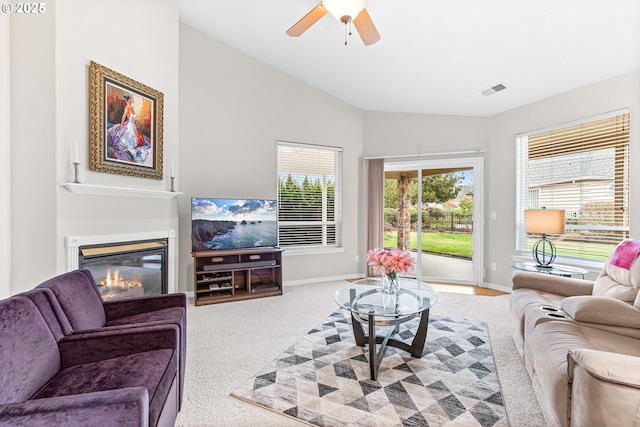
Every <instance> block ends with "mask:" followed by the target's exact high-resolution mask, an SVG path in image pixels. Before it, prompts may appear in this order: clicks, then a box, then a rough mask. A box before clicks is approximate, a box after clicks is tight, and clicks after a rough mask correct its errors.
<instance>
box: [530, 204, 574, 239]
mask: <svg viewBox="0 0 640 427" xmlns="http://www.w3.org/2000/svg"><path fill="white" fill-rule="evenodd" d="M524 229H525V231H526V232H527V233H536V234H562V233H564V210H562V209H528V210H526V211H524Z"/></svg>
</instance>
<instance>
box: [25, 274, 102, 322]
mask: <svg viewBox="0 0 640 427" xmlns="http://www.w3.org/2000/svg"><path fill="white" fill-rule="evenodd" d="M37 287H38V288H48V289H51V291H53V293H54V294H55V296H56V299H57V300H58V302H59V303H60V307H61V308H62V310H63V312H64V315H66V317H67V319H68V321H69V324H71V327H72V328H73V330H76V331H79V330H86V329H96V328H101V327H103V326H104V324H105V321H106V315H105V313H104V308H103V307H102V298H101V297H100V292H99V291H97V289H95V288H96V286H95V283H94V282H93V279H92V278H91V277H90V276H88V275H87V274H85V272H84V271H82V270H76V271H71V272H69V273H65V274H61V275H59V276H56V277H54V278H52V279H49V280H47V281H46V282H43V283H41V284H40V285H38V286H37Z"/></svg>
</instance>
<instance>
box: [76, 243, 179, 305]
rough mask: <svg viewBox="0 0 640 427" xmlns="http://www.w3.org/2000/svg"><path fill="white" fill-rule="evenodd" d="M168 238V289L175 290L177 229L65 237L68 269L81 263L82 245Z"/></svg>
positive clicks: (169, 290)
mask: <svg viewBox="0 0 640 427" xmlns="http://www.w3.org/2000/svg"><path fill="white" fill-rule="evenodd" d="M154 239H167V243H168V248H167V291H168V292H169V293H173V292H175V291H176V290H175V271H176V253H175V240H176V231H175V230H161V231H150V232H141V233H126V234H106V235H97V236H68V237H66V238H65V247H66V248H67V271H73V270H77V269H78V267H79V263H80V247H81V246H86V245H103V244H109V243H119V242H135V241H140V240H154Z"/></svg>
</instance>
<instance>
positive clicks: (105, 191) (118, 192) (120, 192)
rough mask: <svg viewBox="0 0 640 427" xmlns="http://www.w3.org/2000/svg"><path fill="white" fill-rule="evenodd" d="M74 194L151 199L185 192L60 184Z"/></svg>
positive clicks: (166, 197) (171, 196) (168, 197)
mask: <svg viewBox="0 0 640 427" xmlns="http://www.w3.org/2000/svg"><path fill="white" fill-rule="evenodd" d="M60 185H61V186H62V187H64V188H66V189H67V190H69V191H71V192H72V193H74V194H93V195H97V196H124V197H146V198H150V199H173V198H175V197H178V196H179V195H181V194H183V193H180V192H179V191H164V190H149V189H145V188H125V187H110V186H106V185H91V184H81V183H75V182H67V183H64V184H60Z"/></svg>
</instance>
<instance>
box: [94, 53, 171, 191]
mask: <svg viewBox="0 0 640 427" xmlns="http://www.w3.org/2000/svg"><path fill="white" fill-rule="evenodd" d="M163 100H164V96H163V94H162V92H159V91H157V90H155V89H152V88H150V87H149V86H146V85H144V84H142V83H140V82H137V81H135V80H133V79H131V78H129V77H126V76H124V75H122V74H120V73H118V72H116V71H113V70H110V69H109V68H107V67H104V66H102V65H100V64H98V63H96V62H93V61H91V63H90V65H89V125H90V129H89V138H90V148H89V153H90V161H89V168H90V170H92V171H96V172H107V173H115V174H120V175H129V176H137V177H142V178H152V179H162V124H163V118H162V114H163Z"/></svg>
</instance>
